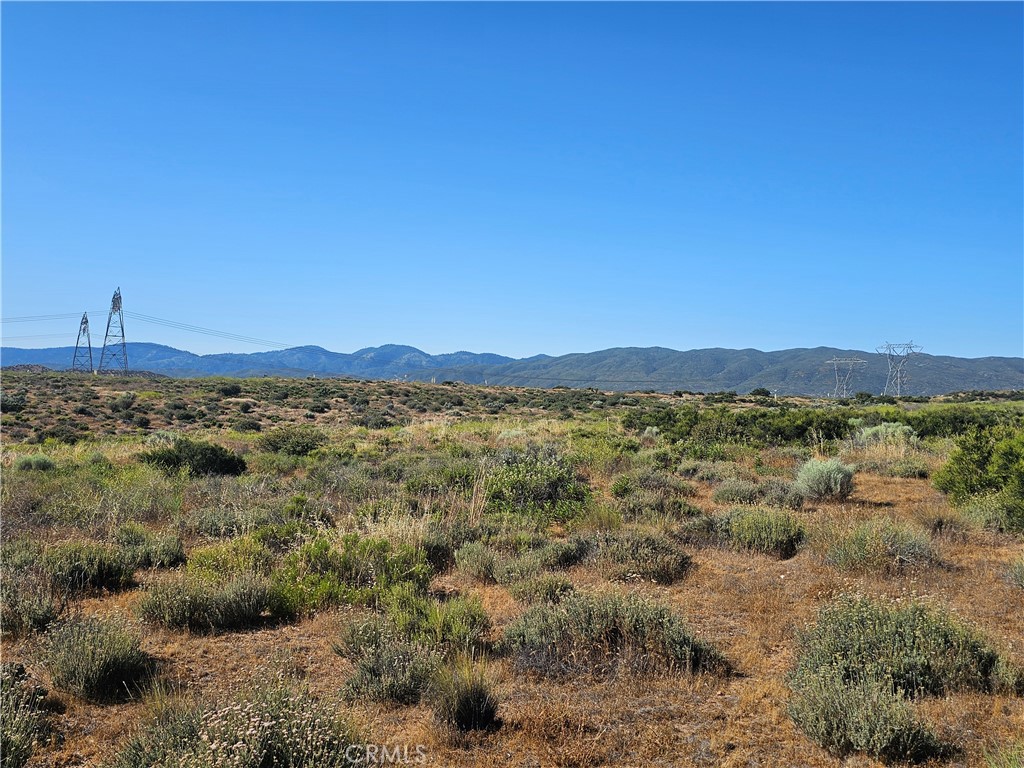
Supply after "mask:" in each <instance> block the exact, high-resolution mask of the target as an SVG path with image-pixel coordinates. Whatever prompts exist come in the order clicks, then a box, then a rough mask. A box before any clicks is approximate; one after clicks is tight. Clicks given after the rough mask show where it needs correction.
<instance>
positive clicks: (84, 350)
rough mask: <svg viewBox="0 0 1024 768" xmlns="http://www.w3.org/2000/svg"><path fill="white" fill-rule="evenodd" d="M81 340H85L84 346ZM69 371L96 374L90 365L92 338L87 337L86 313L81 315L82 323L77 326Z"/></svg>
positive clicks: (87, 321) (87, 319) (87, 322)
mask: <svg viewBox="0 0 1024 768" xmlns="http://www.w3.org/2000/svg"><path fill="white" fill-rule="evenodd" d="M82 339H85V346H82ZM86 358H88V362H86ZM71 370H72V371H87V372H89V373H95V372H96V369H95V368H93V364H92V337H91V336H90V335H89V313H88V312H83V313H82V323H81V325H79V326H78V341H76V342H75V357H74V359H72V361H71Z"/></svg>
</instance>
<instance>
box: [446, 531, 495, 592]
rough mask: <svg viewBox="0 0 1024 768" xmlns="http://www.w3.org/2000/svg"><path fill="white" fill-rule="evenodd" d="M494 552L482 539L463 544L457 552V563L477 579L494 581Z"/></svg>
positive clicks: (461, 568) (460, 568) (471, 576)
mask: <svg viewBox="0 0 1024 768" xmlns="http://www.w3.org/2000/svg"><path fill="white" fill-rule="evenodd" d="M495 563H496V558H495V556H494V552H493V551H491V549H490V548H489V547H488V546H487V545H486V544H484V543H483V542H482V541H471V542H470V543H469V544H463V545H462V546H461V547H459V549H458V551H457V552H456V553H455V565H456V566H457V567H458V569H459V570H460V571H462V572H463V573H465V574H466V575H467V576H469V577H470V578H473V579H476V580H477V581H484V582H488V581H494V580H495V578H494V566H495Z"/></svg>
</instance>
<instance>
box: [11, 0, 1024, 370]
mask: <svg viewBox="0 0 1024 768" xmlns="http://www.w3.org/2000/svg"><path fill="white" fill-rule="evenodd" d="M1022 41H1024V6H1022V5H1021V4H1019V3H994V4H984V3H937V4H931V3H911V4H889V3H844V4H831V3H824V4H812V3H791V4H774V3H763V4H746V3H695V4H690V3H678V4H677V3H652V4H627V3H522V4H475V3H471V4H463V3H447V4H432V3H429V4H428V3H423V4H417V3H399V4H384V3H368V4H347V3H345V4H335V3H309V4H299V3H259V4H247V3H224V4H207V3H169V4H159V3H110V4H101V3H4V4H3V8H2V108H3V111H2V129H3V136H2V151H3V242H2V245H3V262H2V268H3V288H2V293H3V316H4V317H6V318H11V317H22V316H35V315H43V314H62V313H72V312H81V311H83V310H90V319H91V320H92V325H93V328H94V333H100V334H101V332H102V327H103V325H104V323H105V321H106V317H105V314H104V309H105V308H106V307H107V306H108V305H109V301H110V295H111V293H112V292H113V289H114V288H115V287H117V286H120V287H121V289H122V292H123V295H124V304H125V309H126V310H130V311H134V312H136V313H142V314H145V315H150V316H155V317H159V318H167V319H170V320H173V321H178V322H184V323H190V324H193V325H196V326H203V327H207V328H213V329H219V330H224V331H229V332H232V333H235V334H242V335H245V336H251V337H257V338H261V339H269V340H274V341H280V342H282V343H286V344H290V345H300V344H317V345H321V346H324V347H327V348H328V349H332V350H336V351H342V352H350V351H353V350H355V349H357V348H360V347H363V346H371V345H377V344H383V343H403V344H411V345H414V346H417V347H420V348H421V349H424V350H425V351H427V352H432V353H439V352H448V351H455V350H458V349H468V350H472V351H480V352H482V351H491V352H498V353H502V354H508V355H512V356H517V357H518V356H527V355H532V354H537V353H547V354H563V353H567V352H580V351H591V350H597V349H604V348H607V347H615V346H666V347H672V348H675V349H692V348H702V347H735V348H742V347H755V348H759V349H764V350H771V349H783V348H788V347H813V346H819V345H826V346H836V347H842V348H853V349H867V350H871V349H874V348H875V347H876V346H877V345H879V344H881V343H883V342H885V341H892V342H901V341H908V340H910V339H913V340H914V341H915V342H917V343H918V344H921V345H922V346H923V347H924V351H926V352H929V353H932V354H951V355H962V356H969V357H978V356H985V355H1021V354H1024V158H1022V152H1024V149H1022V148H1024V135H1022V130H1024V128H1022V126H1024V106H1022V102H1024V95H1022V94H1024V82H1022V78H1024V74H1022V73H1024V51H1022V45H1024V43H1022ZM126 326H127V328H126V331H127V336H128V340H129V341H156V342H161V343H167V344H171V345H173V346H177V347H179V348H185V349H190V350H192V351H195V352H200V353H202V352H215V351H259V350H260V349H261V347H259V346H256V345H249V344H244V343H239V342H236V341H230V340H226V339H222V338H217V337H210V336H205V335H196V334H191V333H186V332H183V331H180V330H175V329H171V328H167V327H163V326H159V325H152V324H146V323H143V322H141V321H139V320H134V319H132V318H131V317H129V318H128V319H127V321H126ZM76 330H77V321H76V320H74V319H71V320H68V319H63V320H59V321H50V322H47V323H43V322H39V323H7V324H5V325H4V331H5V336H6V339H5V343H6V344H9V345H12V346H25V347H42V346H58V345H63V344H65V343H70V344H73V343H74V336H75V331H76ZM64 332H66V333H67V336H68V338H67V339H61V338H58V337H50V336H49V334H59V333H64ZM30 336H33V337H35V338H27V337H30Z"/></svg>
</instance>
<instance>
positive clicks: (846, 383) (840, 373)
mask: <svg viewBox="0 0 1024 768" xmlns="http://www.w3.org/2000/svg"><path fill="white" fill-rule="evenodd" d="M829 362H830V363H832V367H833V368H834V369H835V372H836V388H835V390H834V391H833V392H832V397H849V396H850V379H851V378H853V369H854V368H856V367H857V366H858V365H867V362H868V361H867V360H861V359H860V358H858V357H835V356H833V357H832V359H831V360H829Z"/></svg>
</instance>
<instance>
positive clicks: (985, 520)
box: [961, 493, 1012, 532]
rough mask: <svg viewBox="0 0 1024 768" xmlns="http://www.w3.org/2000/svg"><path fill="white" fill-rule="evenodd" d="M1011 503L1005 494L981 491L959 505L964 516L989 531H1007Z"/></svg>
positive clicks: (1008, 528) (1009, 524)
mask: <svg viewBox="0 0 1024 768" xmlns="http://www.w3.org/2000/svg"><path fill="white" fill-rule="evenodd" d="M1011 508H1012V504H1009V503H1007V499H1006V496H1005V494H1002V493H982V494H979V495H977V496H971V497H969V498H968V499H967V500H966V501H965V502H964V503H963V506H962V507H961V510H962V512H963V515H964V517H966V518H967V519H968V520H970V521H971V522H973V523H974V524H975V525H978V526H980V527H982V528H987V529H988V530H991V531H1001V532H1002V531H1009V530H1010V526H1011V523H1010V514H1011V511H1012V509H1011Z"/></svg>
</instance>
